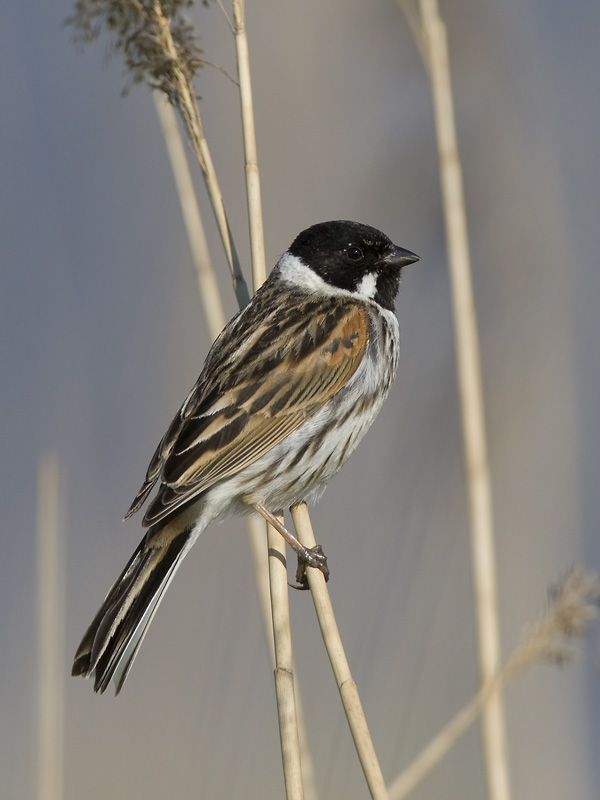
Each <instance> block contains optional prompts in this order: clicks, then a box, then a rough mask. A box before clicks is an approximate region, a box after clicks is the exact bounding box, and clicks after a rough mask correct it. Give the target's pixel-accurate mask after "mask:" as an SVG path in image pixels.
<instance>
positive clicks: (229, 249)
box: [154, 0, 250, 308]
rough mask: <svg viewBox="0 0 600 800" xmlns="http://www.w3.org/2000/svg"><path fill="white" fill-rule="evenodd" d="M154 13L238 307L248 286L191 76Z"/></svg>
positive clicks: (158, 14)
mask: <svg viewBox="0 0 600 800" xmlns="http://www.w3.org/2000/svg"><path fill="white" fill-rule="evenodd" d="M154 12H155V15H156V18H157V20H158V22H159V25H160V30H161V38H162V42H163V45H164V50H165V54H166V55H167V57H168V58H169V59H170V62H171V65H172V66H173V74H174V77H175V81H176V86H175V90H174V93H173V94H174V95H175V96H177V98H178V102H177V108H178V110H179V112H180V114H181V117H182V119H183V122H184V125H185V127H186V130H187V132H188V135H189V137H190V139H191V142H192V145H193V148H194V152H195V154H196V157H197V158H198V162H199V164H200V168H201V170H202V174H203V176H204V181H205V183H206V188H207V190H208V195H209V198H210V201H211V205H212V208H213V211H214V214H215V218H216V220H217V226H218V228H219V233H220V235H221V241H222V243H223V247H224V249H225V255H226V257H227V262H228V264H229V268H230V271H231V275H232V277H233V285H234V290H235V293H236V296H237V299H238V304H239V306H240V308H242V307H243V306H245V305H247V303H248V302H249V300H250V296H249V294H248V288H247V286H246V284H245V282H244V279H243V276H242V271H241V267H240V263H239V258H238V255H237V251H236V249H235V244H234V242H233V237H232V236H231V231H230V229H229V223H228V221H227V215H226V214H225V205H224V203H223V195H222V193H221V188H220V186H219V181H218V179H217V173H216V171H215V167H214V164H213V161H212V156H211V154H210V149H209V147H208V142H207V141H206V138H205V136H204V129H203V127H202V120H201V117H200V110H199V108H198V103H197V101H196V95H195V93H194V87H193V84H192V82H191V79H190V78H189V77H188V76H187V75H186V73H185V72H184V70H183V69H181V68H179V67H178V65H179V60H178V52H177V48H176V47H175V43H174V42H173V36H172V35H171V29H170V27H169V20H168V19H167V18H166V17H165V16H164V14H163V13H162V8H161V5H160V3H159V2H158V0H156V3H155V5H154Z"/></svg>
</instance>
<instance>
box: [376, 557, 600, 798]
mask: <svg viewBox="0 0 600 800" xmlns="http://www.w3.org/2000/svg"><path fill="white" fill-rule="evenodd" d="M599 598H600V590H599V585H598V580H597V577H596V576H595V575H593V574H591V573H586V572H585V571H584V570H582V569H581V568H574V569H572V570H571V571H570V572H568V573H567V574H566V575H565V576H564V578H563V579H562V581H560V582H559V583H558V584H557V585H556V586H555V587H553V588H551V590H550V593H549V603H548V607H547V609H546V612H545V613H544V615H543V616H542V617H541V619H540V620H539V621H538V622H537V623H536V624H535V625H534V626H533V628H532V629H531V630H530V631H529V632H528V634H527V635H526V636H524V638H523V640H522V641H521V643H520V644H518V645H517V647H516V648H515V649H514V650H513V652H512V654H511V656H510V657H509V658H508V660H507V661H506V662H505V664H504V666H503V667H502V669H501V670H499V671H498V672H496V673H495V675H494V676H493V677H492V678H490V679H489V680H488V681H486V683H485V684H483V686H482V687H481V688H480V690H479V691H478V693H477V694H476V695H475V696H474V697H473V698H472V699H471V700H470V701H469V702H468V703H467V704H466V705H464V706H463V708H462V709H461V710H460V711H458V713H457V714H455V716H454V717H453V718H452V719H451V720H450V721H449V722H448V723H447V724H446V725H445V726H444V727H443V728H442V730H441V731H439V733H438V734H437V735H436V736H435V737H434V738H433V739H432V740H431V742H429V744H428V745H427V746H426V747H425V748H423V750H422V751H421V753H419V755H418V756H417V757H416V758H415V759H414V760H413V762H412V763H411V764H410V765H409V766H408V767H407V768H406V769H405V770H404V771H403V772H402V773H401V775H399V776H398V778H396V780H395V781H394V782H393V783H392V784H391V786H390V800H403V798H405V797H407V796H408V795H409V794H410V792H411V791H412V790H413V789H414V788H415V787H416V786H417V785H418V784H419V783H420V782H421V781H422V780H423V778H424V777H425V776H426V775H427V774H428V773H429V772H431V770H432V769H433V768H434V767H435V766H436V764H438V763H439V762H440V761H441V760H442V758H443V757H444V756H445V755H446V753H447V752H448V751H449V750H450V748H451V747H452V745H453V744H454V743H455V742H456V741H457V739H458V738H459V737H460V736H462V734H463V733H464V732H465V731H466V730H467V729H468V728H469V726H470V725H471V724H472V723H473V722H474V721H475V720H476V719H477V716H478V715H479V714H480V713H483V710H484V709H485V707H486V705H487V703H489V701H490V698H491V697H493V696H494V695H496V694H498V693H500V692H501V691H502V690H503V689H504V687H505V685H506V684H507V682H508V681H509V680H511V679H512V678H514V677H515V676H516V675H518V674H519V673H521V672H523V671H524V670H525V669H526V668H527V667H529V666H531V665H532V664H534V663H536V662H540V661H543V660H547V661H553V662H555V663H559V664H561V663H564V662H565V661H568V660H570V659H571V658H572V657H573V651H572V649H571V648H570V647H569V646H568V645H567V644H566V642H567V641H569V640H572V639H573V638H575V637H580V636H582V635H583V632H584V627H585V625H586V624H587V623H588V622H589V621H590V620H592V619H593V618H594V617H595V616H596V615H597V606H598V600H599Z"/></svg>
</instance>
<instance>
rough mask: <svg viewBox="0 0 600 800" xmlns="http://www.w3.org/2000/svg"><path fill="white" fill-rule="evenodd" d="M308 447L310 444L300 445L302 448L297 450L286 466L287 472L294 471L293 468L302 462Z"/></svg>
mask: <svg viewBox="0 0 600 800" xmlns="http://www.w3.org/2000/svg"><path fill="white" fill-rule="evenodd" d="M309 447H310V442H306V443H305V444H303V445H302V447H301V448H300V449H299V450H298V452H297V453H296V455H295V456H294V458H293V459H292V460H291V461H290V463H289V465H288V469H289V470H292V469H294V467H296V466H297V465H298V464H299V463H300V462H301V461H302V459H303V458H304V456H305V455H306V451H307V450H308V448H309Z"/></svg>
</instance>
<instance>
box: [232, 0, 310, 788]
mask: <svg viewBox="0 0 600 800" xmlns="http://www.w3.org/2000/svg"><path fill="white" fill-rule="evenodd" d="M232 6H233V33H234V38H235V48H236V55H237V65H238V76H239V83H240V104H241V111H242V132H243V137H244V156H245V164H246V195H247V202H248V218H249V225H250V249H251V254H252V277H253V285H254V291H256V290H257V289H258V288H259V286H261V284H263V283H264V281H265V279H266V276H267V272H266V265H265V244H264V233H263V218H262V203H261V196H260V173H259V170H258V155H257V151H256V130H255V125H254V103H253V101H252V83H251V77H250V59H249V53H248V37H247V34H246V19H245V0H232ZM267 538H268V541H269V582H270V589H271V591H270V597H271V614H272V617H273V635H274V644H275V693H276V698H277V711H278V717H279V734H280V740H281V758H282V762H283V772H284V777H285V788H286V797H287V798H288V800H292V798H293V799H294V800H296V798H302V797H303V796H304V794H303V787H302V770H301V762H300V742H299V737H298V721H297V714H296V696H295V692H294V668H293V662H292V634H291V627H290V616H289V599H288V586H287V571H286V568H285V567H286V560H285V542H284V541H283V539H282V538H281V536H280V535H279V533H277V532H276V531H275V529H274V528H272V527H271V526H270V525H267ZM281 559H282V560H283V564H282V562H281Z"/></svg>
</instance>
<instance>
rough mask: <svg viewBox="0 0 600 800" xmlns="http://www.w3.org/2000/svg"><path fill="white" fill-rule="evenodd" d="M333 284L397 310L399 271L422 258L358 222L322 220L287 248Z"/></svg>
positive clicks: (291, 253)
mask: <svg viewBox="0 0 600 800" xmlns="http://www.w3.org/2000/svg"><path fill="white" fill-rule="evenodd" d="M288 253H289V254H290V255H291V256H294V257H295V258H297V259H299V260H300V261H301V262H302V263H303V264H304V265H305V266H307V267H309V268H310V269H312V271H313V272H315V273H316V274H317V275H318V276H319V277H320V278H322V279H323V280H324V281H326V282H327V283H328V284H330V285H331V286H333V287H335V288H338V289H345V290H347V291H349V292H353V293H356V294H358V295H359V296H362V297H365V298H368V299H370V300H374V301H375V302H376V303H378V304H379V305H380V306H382V307H383V308H386V309H388V310H390V311H393V310H394V301H395V299H396V295H397V294H398V288H399V285H400V271H401V269H402V267H405V266H406V265H407V264H412V263H413V262H415V261H418V260H419V257H418V256H416V255H415V254H414V253H411V252H410V250H403V249H402V248H401V247H397V246H396V245H395V244H394V243H393V242H392V241H391V240H390V239H388V237H387V236H386V235H385V234H384V233H381V231H378V230H377V229H376V228H371V227H370V226H369V225H361V224H360V223H358V222H348V221H347V220H335V221H332V222H320V223H318V224H317V225H313V226H312V227H310V228H307V229H306V230H305V231H302V233H300V234H299V235H298V236H297V237H296V238H295V239H294V241H293V243H292V245H291V247H290V248H289V250H288Z"/></svg>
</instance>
